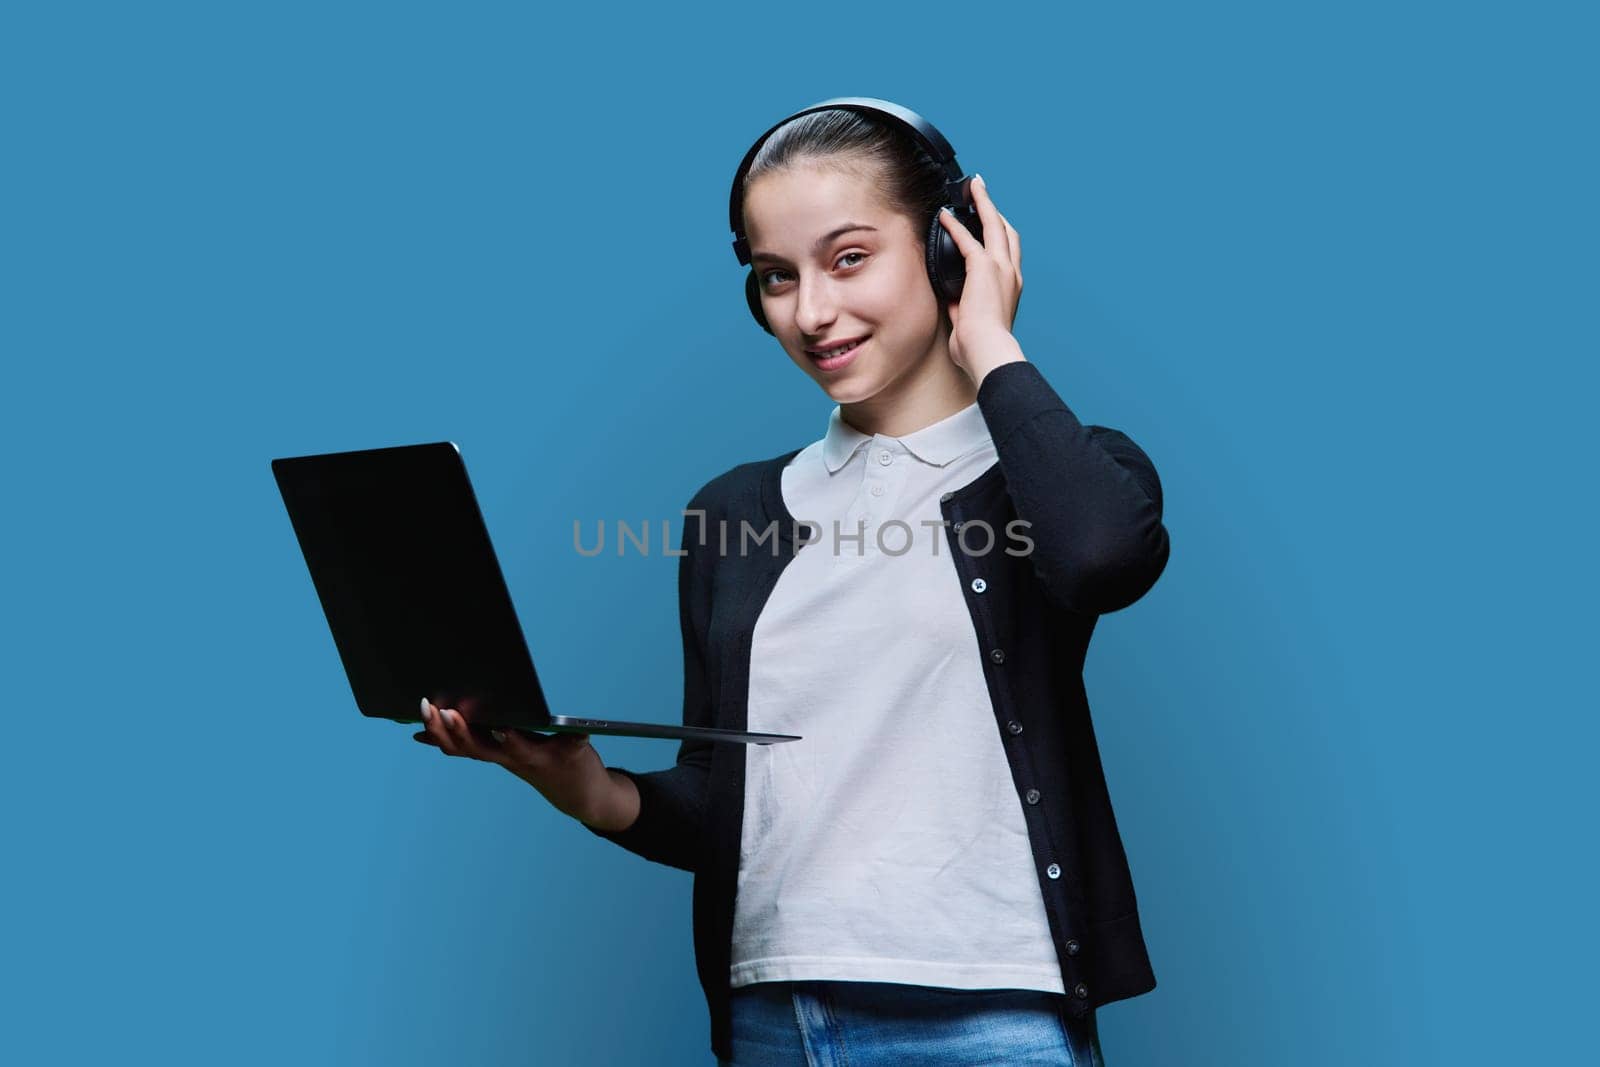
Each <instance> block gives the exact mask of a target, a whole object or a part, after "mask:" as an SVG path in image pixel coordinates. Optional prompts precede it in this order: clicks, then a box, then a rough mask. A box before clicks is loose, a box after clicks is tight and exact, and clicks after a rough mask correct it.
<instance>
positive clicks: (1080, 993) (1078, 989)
mask: <svg viewBox="0 0 1600 1067" xmlns="http://www.w3.org/2000/svg"><path fill="white" fill-rule="evenodd" d="M1072 994H1073V996H1075V997H1077V998H1078V999H1079V1000H1088V999H1089V987H1088V986H1086V985H1084V984H1083V983H1082V982H1079V983H1078V984H1077V985H1075V986H1073V987H1072Z"/></svg>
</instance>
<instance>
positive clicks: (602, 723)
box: [272, 441, 800, 748]
mask: <svg viewBox="0 0 1600 1067" xmlns="http://www.w3.org/2000/svg"><path fill="white" fill-rule="evenodd" d="M272 474H273V477H274V478H276V479H277V482H278V491H279V492H280V493H282V494H283V502H284V505H285V507H287V508H288V510H289V521H290V522H291V523H292V524H293V526H294V532H295V536H296V537H297V538H298V539H299V541H300V550H301V552H302V553H303V554H304V555H305V560H306V566H307V567H308V568H309V569H310V571H311V581H312V584H313V585H314V586H315V587H316V590H317V596H318V597H319V598H320V599H321V601H322V610H323V614H324V615H326V616H327V619H328V627H329V629H330V630H332V632H333V641H334V644H335V645H336V646H337V647H338V650H339V658H340V659H341V660H342V661H343V663H344V670H345V675H346V676H347V677H348V678H349V680H350V689H351V691H352V692H353V693H354V694H355V700H356V706H357V707H358V708H359V709H360V710H361V713H362V714H363V715H366V716H368V717H371V718H377V719H390V720H392V721H394V722H400V723H419V722H421V721H422V719H421V705H422V698H423V697H427V698H428V699H430V700H432V701H433V702H434V704H435V705H437V706H439V707H443V708H455V709H456V710H458V711H459V712H461V714H462V717H463V718H464V719H466V721H467V722H468V724H469V725H470V726H471V728H472V731H473V734H474V735H475V736H476V737H480V738H482V739H483V742H484V744H485V745H487V746H489V747H491V748H492V747H496V745H497V742H495V741H493V740H491V738H490V734H489V731H490V730H491V729H501V730H504V729H522V730H537V731H541V732H545V733H583V734H617V735H620V736H623V737H670V738H692V739H698V740H705V741H726V742H732V743H742V744H757V745H769V744H773V743H775V742H779V741H798V740H800V737H799V735H797V734H768V733H754V732H750V731H746V730H724V729H718V728H714V727H701V726H682V725H668V724H664V723H648V722H622V721H619V720H617V719H613V718H610V717H609V716H608V717H606V718H588V717H585V718H577V717H572V716H567V715H554V714H551V712H550V707H549V705H548V704H546V703H545V698H544V691H543V689H542V688H541V686H540V685H539V675H538V672H537V671H535V670H534V666H533V657H532V655H531V654H530V653H529V651H528V645H527V642H526V640H524V638H523V634H522V625H521V623H520V622H519V621H518V619H517V613H516V609H515V608H514V607H513V606H512V603H511V593H510V590H509V589H507V587H506V583H505V577H504V575H503V574H502V572H501V570H500V561H499V558H498V557H497V556H496V555H495V552H494V546H493V545H492V544H490V541H489V530H488V528H487V527H486V526H485V525H484V521H483V513H482V511H481V510H480V509H479V507H478V499H477V496H476V494H474V493H473V490H472V483H471V481H470V480H469V479H468V478H467V467H466V464H465V462H463V460H462V458H461V450H460V449H459V448H458V447H456V445H455V443H454V442H452V441H437V442H433V443H431V444H420V445H401V446H398V447H394V448H370V449H364V450H361V451H355V452H329V453H324V454H321V455H311V456H286V457H282V458H279V459H274V460H273V461H272Z"/></svg>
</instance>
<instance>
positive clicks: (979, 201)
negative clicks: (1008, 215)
mask: <svg viewBox="0 0 1600 1067" xmlns="http://www.w3.org/2000/svg"><path fill="white" fill-rule="evenodd" d="M971 189H972V203H973V204H974V205H975V206H976V207H977V209H978V218H979V219H980V220H982V222H983V236H984V242H983V246H984V247H985V248H987V249H988V250H989V251H990V252H992V253H994V258H995V259H996V260H998V261H999V262H1000V263H1003V264H1007V265H1009V264H1010V263H1011V236H1010V233H1009V231H1008V230H1007V227H1006V225H1005V223H1004V222H1003V221H1002V220H1001V218H1000V209H999V208H997V207H995V206H994V201H993V200H991V199H989V184H988V183H987V182H985V181H984V180H983V175H981V174H977V175H974V176H973V178H972V186H971Z"/></svg>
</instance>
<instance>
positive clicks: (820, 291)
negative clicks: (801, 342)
mask: <svg viewBox="0 0 1600 1067" xmlns="http://www.w3.org/2000/svg"><path fill="white" fill-rule="evenodd" d="M795 289H796V294H795V300H794V324H795V328H796V329H798V330H799V331H800V332H801V333H802V334H805V335H806V336H807V337H816V336H818V335H820V334H821V333H823V332H824V331H825V330H826V328H827V326H828V323H830V322H832V321H833V320H834V318H835V317H837V314H838V312H837V311H836V310H835V309H834V298H833V288H832V286H831V285H830V284H829V281H828V279H827V278H818V277H811V278H801V279H800V281H799V282H798V283H796V286H795Z"/></svg>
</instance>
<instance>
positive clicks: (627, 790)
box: [578, 767, 639, 833]
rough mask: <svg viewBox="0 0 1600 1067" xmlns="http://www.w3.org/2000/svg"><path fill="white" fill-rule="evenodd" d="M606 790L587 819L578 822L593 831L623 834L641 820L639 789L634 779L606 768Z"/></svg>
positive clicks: (602, 791) (602, 792)
mask: <svg viewBox="0 0 1600 1067" xmlns="http://www.w3.org/2000/svg"><path fill="white" fill-rule="evenodd" d="M606 783H607V784H606V788H604V789H603V790H601V793H600V795H599V796H598V797H596V798H595V801H594V806H593V807H592V808H591V809H590V814H589V816H588V817H587V818H581V819H579V820H578V821H579V822H581V823H583V824H584V825H585V826H588V827H589V828H590V829H593V830H603V831H606V832H607V833H621V832H622V831H623V830H626V829H627V828H628V827H630V826H632V825H633V824H634V821H635V820H636V819H638V818H639V788H638V786H636V785H634V784H633V779H632V778H629V777H628V776H627V775H625V774H619V773H618V772H616V771H614V770H612V769H611V768H609V767H607V768H606Z"/></svg>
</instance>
